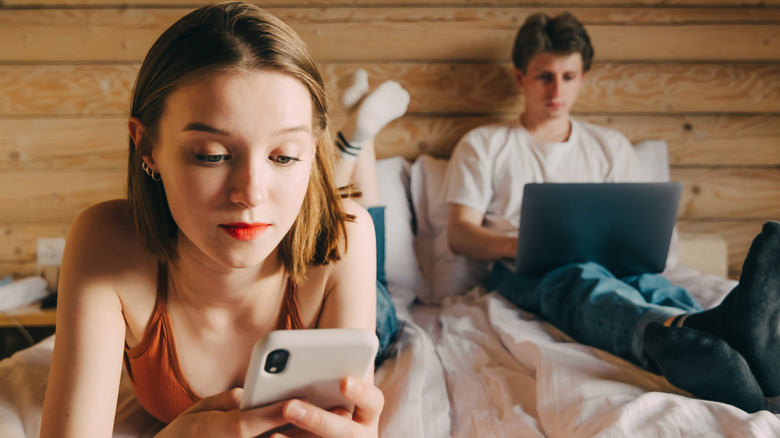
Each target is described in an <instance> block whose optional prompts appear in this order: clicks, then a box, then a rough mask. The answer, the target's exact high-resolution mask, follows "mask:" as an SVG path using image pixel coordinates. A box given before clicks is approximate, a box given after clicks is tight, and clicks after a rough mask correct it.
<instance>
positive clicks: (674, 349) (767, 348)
mask: <svg viewBox="0 0 780 438" xmlns="http://www.w3.org/2000/svg"><path fill="white" fill-rule="evenodd" d="M592 58H593V48H592V46H591V44H590V39H589V37H588V35H587V33H586V31H585V29H584V27H583V26H582V24H581V23H580V22H579V21H578V20H577V19H576V18H575V17H574V16H572V15H571V14H568V13H564V14H562V15H560V16H558V17H555V18H550V17H548V16H546V15H544V14H537V15H533V16H531V17H529V18H528V20H527V21H526V22H525V23H524V24H523V26H522V27H521V28H520V30H519V32H518V35H517V38H516V40H515V46H514V49H513V54H512V60H513V63H514V66H515V81H516V83H517V86H518V87H519V88H520V89H521V90H522V92H523V94H524V96H525V108H524V111H523V113H522V114H521V115H520V117H519V118H518V119H516V120H514V121H512V122H508V123H502V124H493V125H488V126H483V127H480V128H476V129H474V130H472V131H470V132H468V133H467V134H466V135H465V136H464V137H463V138H462V139H461V140H460V142H459V143H458V145H457V146H456V148H455V150H454V152H453V154H452V157H451V159H450V161H449V165H448V169H447V175H446V177H445V191H446V192H445V194H446V199H447V201H448V203H449V204H450V219H449V225H448V226H449V229H448V239H449V244H450V247H451V249H452V250H453V252H455V253H456V254H460V255H464V256H467V257H470V258H472V259H479V260H487V261H494V262H495V263H493V268H492V272H491V276H490V277H491V278H490V284H489V290H496V291H498V292H499V293H501V294H502V295H503V296H504V297H506V298H507V299H508V300H509V301H511V302H512V303H514V304H515V305H517V306H518V307H520V308H522V309H525V310H527V311H530V312H533V313H536V314H538V315H540V316H541V317H542V318H544V319H545V320H547V321H549V322H551V323H552V324H554V325H555V326H557V327H558V328H560V329H561V330H563V331H565V332H566V333H568V334H569V335H570V336H572V337H574V338H575V339H576V340H577V341H579V342H582V343H585V344H589V345H592V346H595V347H598V348H601V349H604V350H607V351H610V352H612V353H613V354H616V355H618V356H621V357H623V358H626V359H628V360H631V361H633V362H634V363H637V364H639V365H641V366H642V367H644V368H646V369H648V370H651V371H653V372H656V373H660V374H662V375H664V376H665V377H666V378H667V379H668V380H669V381H670V382H671V383H673V384H674V385H676V386H678V387H680V388H682V389H684V390H686V391H689V392H691V393H693V394H695V395H696V396H698V397H701V398H705V399H709V400H716V401H722V402H726V403H730V404H733V405H735V406H737V407H740V408H742V409H744V410H747V411H750V412H753V411H757V410H760V409H762V408H763V407H764V398H763V397H764V396H767V397H774V396H777V395H778V394H780V367H777V366H776V364H777V361H778V358H780V342H778V340H779V339H778V338H780V335H779V334H778V318H779V317H780V270H778V269H777V267H778V266H780V223H777V222H771V223H767V224H766V225H765V226H764V228H763V231H762V233H761V234H760V235H759V236H758V237H756V239H755V241H754V242H753V245H752V247H751V249H750V253H749V254H748V257H747V259H746V260H745V264H744V267H743V271H742V277H741V279H740V284H739V285H738V286H737V287H736V288H735V289H734V290H733V291H732V292H730V294H729V295H728V296H727V297H726V298H725V300H724V301H723V303H722V304H720V305H719V306H718V307H716V308H714V309H711V310H706V311H705V310H702V308H701V307H700V306H699V305H698V303H697V302H696V300H695V299H694V298H692V297H691V296H690V295H689V294H688V292H687V291H685V290H684V289H682V288H680V287H677V286H674V285H672V284H671V283H669V282H668V280H666V279H665V278H664V277H662V276H660V275H656V274H645V275H640V276H634V277H630V278H616V277H615V276H614V275H612V274H611V273H610V272H608V271H607V270H606V269H605V268H603V267H602V266H600V265H597V264H595V263H582V264H573V265H567V266H562V267H560V268H558V269H556V270H553V271H552V272H550V273H548V274H546V275H544V276H542V277H528V276H520V275H517V274H515V273H514V272H512V270H511V268H510V267H508V265H507V264H506V262H505V260H508V259H514V257H515V254H516V250H517V229H518V226H519V222H520V206H521V201H522V193H523V186H524V185H525V184H526V183H532V182H619V181H623V182H632V181H641V180H642V179H643V178H644V176H643V170H642V168H641V166H640V163H639V161H638V159H637V156H636V154H635V152H634V150H633V147H632V145H631V143H630V142H629V141H628V140H627V139H626V138H625V137H624V136H623V135H621V134H620V133H618V132H615V131H612V130H609V129H606V128H602V127H598V126H594V125H591V124H589V123H585V122H582V121H578V120H576V119H574V118H572V117H571V116H570V111H571V108H572V106H573V105H574V103H575V101H576V99H577V95H578V93H579V91H580V89H581V88H582V86H583V83H584V78H585V73H586V72H587V71H588V69H589V67H590V64H591V60H592Z"/></svg>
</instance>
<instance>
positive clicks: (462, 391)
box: [412, 288, 780, 438]
mask: <svg viewBox="0 0 780 438" xmlns="http://www.w3.org/2000/svg"><path fill="white" fill-rule="evenodd" d="M412 313H413V316H414V318H415V320H416V321H418V323H419V324H420V325H421V326H423V327H425V328H426V330H427V331H428V332H429V333H431V334H432V335H433V337H434V342H435V344H436V352H437V353H438V355H439V358H440V360H441V362H442V364H443V366H444V369H445V373H446V378H447V386H448V389H449V396H450V403H451V414H452V436H453V437H543V436H545V437H596V436H597V437H613V436H614V437H629V436H630V437H677V436H686V437H687V436H697V437H698V436H727V437H767V438H768V437H778V436H780V416H779V415H776V414H773V413H771V412H769V411H761V412H759V413H756V414H752V415H751V414H747V413H745V412H744V411H741V410H739V409H737V408H735V407H733V406H729V405H726V404H722V403H716V402H709V401H703V400H699V399H696V398H694V397H692V396H690V395H689V394H687V393H685V392H684V391H681V390H679V389H677V388H675V387H674V386H672V385H671V384H669V383H668V382H667V381H666V379H664V378H663V377H660V376H658V375H655V374H652V373H650V372H647V371H645V370H643V369H641V368H639V367H637V366H635V365H633V364H632V363H629V362H627V361H625V360H622V359H620V358H618V357H615V356H613V355H611V354H609V353H606V352H604V351H601V350H598V349H595V348H591V347H588V346H584V345H582V344H578V343H575V342H574V341H572V340H571V339H570V338H569V337H568V336H566V335H565V334H563V333H562V332H561V331H559V330H557V329H556V328H555V327H553V326H551V325H550V324H548V323H546V322H544V321H541V320H539V319H538V318H537V317H536V316H534V315H532V314H529V313H526V312H523V311H520V310H518V309H517V308H515V307H514V306H512V305H511V304H509V303H508V302H507V301H506V300H505V299H503V297H501V296H500V295H498V294H495V293H485V291H484V290H482V289H480V288H475V289H473V290H472V291H470V292H469V293H467V294H466V295H463V296H454V297H450V298H447V299H446V300H445V301H444V303H443V304H442V307H441V308H437V307H433V306H421V307H419V308H415V309H413V310H412Z"/></svg>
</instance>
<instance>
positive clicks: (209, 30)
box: [127, 2, 349, 284]
mask: <svg viewBox="0 0 780 438" xmlns="http://www.w3.org/2000/svg"><path fill="white" fill-rule="evenodd" d="M251 70H263V71H272V72H278V73H283V74H287V75H289V76H291V77H293V78H295V79H297V80H298V81H300V82H301V83H302V84H303V85H304V86H305V87H306V88H307V89H308V90H309V94H310V95H311V99H312V108H313V109H312V113H313V114H312V123H313V128H314V130H315V136H316V145H317V148H316V154H315V162H314V164H313V165H312V170H311V175H310V177H309V184H308V188H307V191H306V196H305V198H304V201H303V205H302V207H301V210H300V212H299V213H298V217H297V218H296V220H295V222H294V223H293V225H292V227H291V228H290V230H289V231H288V233H287V235H286V236H285V237H284V238H283V239H282V241H281V243H280V244H279V254H280V257H281V259H282V262H283V263H284V266H285V268H286V270H287V273H288V274H289V275H290V277H291V278H292V280H293V282H295V283H296V284H300V283H301V282H302V281H303V280H304V278H305V276H306V270H307V267H308V266H310V265H312V264H326V263H329V262H334V261H337V260H339V259H340V252H339V241H340V238H341V237H342V236H343V237H344V239H345V241H344V249H346V229H345V227H346V226H345V221H346V220H348V219H349V217H348V215H347V214H346V213H345V211H344V209H343V207H342V203H341V196H340V194H339V191H338V189H337V188H336V186H335V184H334V182H333V170H332V169H333V163H334V160H335V149H334V144H333V141H332V139H331V136H330V133H329V129H328V126H329V121H328V116H327V106H328V104H327V96H326V93H325V87H324V85H323V81H322V77H321V76H320V73H319V70H318V69H317V65H316V61H315V59H314V56H312V54H311V51H310V49H309V47H308V46H307V45H306V43H304V42H303V40H301V39H300V37H299V36H298V35H297V34H296V33H295V32H294V31H293V30H292V29H291V28H290V27H288V26H287V25H286V24H285V23H283V22H282V21H281V20H279V19H277V18H276V17H274V16H273V15H271V14H269V13H267V12H265V11H264V10H262V9H260V8H258V7H256V6H253V5H249V4H246V3H241V2H231V3H222V4H218V5H210V6H205V7H202V8H200V9H197V10H195V11H193V12H191V13H189V14H187V15H185V16H184V17H182V18H181V19H179V20H178V21H177V22H176V23H174V24H173V25H172V26H171V27H169V28H168V29H167V30H166V31H165V32H163V34H162V35H161V36H160V37H159V38H158V39H157V41H155V43H154V44H153V45H152V47H151V49H149V53H148V54H147V55H146V58H145V59H144V61H143V64H142V65H141V69H140V71H139V72H138V78H137V79H136V83H135V87H134V89H133V102H132V108H131V112H130V116H131V117H137V118H138V119H139V120H140V121H141V123H142V124H143V126H144V127H145V128H146V135H145V136H144V138H143V139H142V140H141V141H139V144H137V145H136V144H134V143H133V140H132V138H131V139H130V150H129V160H128V172H127V175H128V178H127V196H128V200H129V201H130V207H131V210H132V214H133V217H134V219H135V224H136V227H137V228H138V232H139V233H140V235H141V236H142V237H143V238H144V239H145V240H146V242H147V244H148V246H149V248H150V249H151V250H152V251H153V252H155V253H157V254H159V255H160V257H161V258H162V259H163V260H165V261H167V262H169V263H175V261H176V258H177V253H176V236H177V230H178V226H177V225H176V222H175V221H174V219H173V216H171V212H170V209H169V208H168V203H167V199H166V196H165V187H164V186H163V184H162V182H161V181H154V180H153V179H152V178H150V177H149V176H148V175H147V174H146V173H145V172H144V170H143V168H142V159H141V157H142V156H143V155H146V154H149V153H150V152H151V148H152V144H153V142H154V140H155V135H156V132H157V128H158V124H159V122H160V118H161V116H162V114H163V112H164V110H165V102H166V99H167V97H168V96H169V95H170V94H171V93H172V92H173V91H174V90H175V89H176V88H177V87H179V86H181V85H182V84H184V83H186V82H188V81H191V80H194V79H197V78H198V77H202V76H203V75H207V74H210V73H215V72H224V71H251Z"/></svg>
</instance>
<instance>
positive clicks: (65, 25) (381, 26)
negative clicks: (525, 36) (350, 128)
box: [0, 8, 780, 62]
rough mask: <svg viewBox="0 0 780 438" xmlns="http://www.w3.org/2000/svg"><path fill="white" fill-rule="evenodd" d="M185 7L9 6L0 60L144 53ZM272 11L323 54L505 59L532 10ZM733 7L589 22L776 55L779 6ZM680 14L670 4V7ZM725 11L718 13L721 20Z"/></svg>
mask: <svg viewBox="0 0 780 438" xmlns="http://www.w3.org/2000/svg"><path fill="white" fill-rule="evenodd" d="M187 11H188V9H184V10H182V9H157V8H149V9H141V8H137V9H136V8H132V9H124V8H122V9H32V10H27V9H12V10H7V11H5V12H4V13H3V14H2V16H0V40H2V41H4V42H6V43H5V44H6V47H5V48H4V49H5V50H3V51H2V52H0V61H14V62H30V61H39V60H46V61H58V62H78V61H82V62H83V61H126V62H127V61H139V60H141V59H143V56H144V54H145V53H146V51H147V50H148V48H149V47H150V46H151V44H152V42H153V41H154V40H155V38H156V37H157V36H158V35H159V34H160V33H161V32H162V31H163V30H164V29H165V28H166V27H168V26H169V25H170V24H171V23H173V22H174V21H175V20H176V19H178V18H179V17H180V16H182V15H183V13H185V12H187ZM272 11H274V12H276V13H277V15H279V17H280V18H282V19H285V20H286V21H287V22H288V24H290V26H292V27H293V28H294V29H295V30H296V31H297V32H298V33H299V34H300V35H301V37H302V38H303V39H304V40H305V41H307V42H308V43H309V44H310V45H311V47H312V49H313V50H314V53H315V54H316V56H317V57H318V58H319V59H320V60H322V61H348V60H355V59H361V60H366V61H369V60H370V61H383V60H407V61H408V60H426V61H446V60H475V59H480V60H493V61H503V60H505V59H506V58H507V56H508V54H509V53H510V50H511V46H512V41H513V39H514V36H515V33H516V30H517V27H518V24H519V23H521V22H522V20H523V19H524V17H525V16H527V15H528V13H529V12H533V11H522V10H518V9H517V8H513V9H511V10H506V11H501V10H494V9H489V10H487V9H486V10H484V11H486V12H483V10H482V9H474V8H469V9H464V10H462V12H461V13H460V14H454V13H453V11H452V10H451V9H449V10H446V9H445V10H442V9H441V8H437V9H431V8H425V9H417V8H408V9H406V10H404V11H399V12H398V13H397V14H393V11H392V10H387V9H383V10H382V11H379V12H377V11H372V12H373V14H372V15H370V16H368V17H369V18H368V19H366V18H363V19H362V20H361V19H357V20H354V21H353V20H351V15H349V16H345V15H344V10H343V9H337V10H335V12H331V9H330V8H325V9H323V8H315V9H309V10H308V11H302V10H299V9H296V10H295V11H294V12H292V13H293V14H294V15H293V16H292V17H290V18H287V17H286V15H289V14H290V13H289V12H287V11H286V10H281V9H272ZM431 11H433V12H431ZM731 12H732V14H731V15H730V17H731V18H730V19H729V20H728V22H726V23H719V24H706V23H705V24H702V23H692V24H687V25H679V24H671V25H670V24H662V23H659V22H657V21H656V22H653V23H650V24H647V23H642V22H641V20H640V22H638V23H637V22H636V21H637V20H636V19H632V18H631V17H632V16H633V17H636V16H640V17H641V16H642V14H639V13H637V12H636V11H635V12H634V13H632V14H627V13H625V12H624V13H623V19H624V20H626V21H624V22H621V23H618V24H612V23H611V22H608V23H606V24H604V23H600V22H599V23H593V24H590V25H589V26H588V32H589V33H590V35H591V37H592V40H593V42H594V45H595V46H596V47H597V53H598V54H599V58H600V59H602V60H665V61H666V60H743V61H755V60H771V59H776V58H778V57H780V25H778V24H776V23H772V22H771V16H772V15H773V13H774V12H769V13H768V14H767V15H769V20H770V21H769V22H770V23H772V24H758V25H757V24H755V23H752V24H744V23H742V22H741V21H740V20H739V18H740V16H741V15H743V14H741V13H740V11H739V10H733V11H731ZM329 14H333V15H335V17H333V18H330V17H329V16H328V15H329ZM442 14H443V15H442ZM394 15H396V16H394ZM678 15H679V14H672V13H667V17H672V16H675V17H676V16H678ZM693 15H695V14H692V16H693ZM744 15H747V14H744ZM486 17H487V19H486ZM605 17H607V16H606V15H605ZM726 17H728V16H726V15H722V16H721V20H724V19H725V18H726ZM751 18H752V19H751ZM751 18H749V19H748V21H755V20H757V19H758V15H756V14H755V13H754V14H753V15H752V16H751ZM667 20H669V18H667ZM674 21H676V19H675V20H673V22H674ZM626 24H631V26H626ZM757 26H759V27H760V29H757ZM356 41H359V42H360V44H355V42H356ZM420 41H425V44H420ZM681 41H684V42H685V43H684V44H681Z"/></svg>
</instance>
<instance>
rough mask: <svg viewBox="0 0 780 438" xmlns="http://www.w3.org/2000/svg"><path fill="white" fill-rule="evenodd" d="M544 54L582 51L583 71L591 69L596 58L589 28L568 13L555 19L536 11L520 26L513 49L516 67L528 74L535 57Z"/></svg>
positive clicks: (566, 53) (513, 59)
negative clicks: (586, 28) (527, 71)
mask: <svg viewBox="0 0 780 438" xmlns="http://www.w3.org/2000/svg"><path fill="white" fill-rule="evenodd" d="M540 53H554V54H557V55H569V54H572V53H579V54H580V55H582V71H583V72H586V71H588V70H589V69H590V63H591V61H592V60H593V46H591V44H590V37H588V33H587V32H586V31H585V27H584V26H583V25H582V23H580V22H579V20H577V18H576V17H575V16H574V15H572V14H570V13H568V12H564V13H562V14H560V15H558V16H557V17H555V18H550V17H549V16H548V15H546V14H542V13H539V14H534V15H531V16H530V17H528V19H527V20H525V23H523V25H522V26H521V27H520V30H519V31H518V32H517V37H516V38H515V45H514V47H513V48H512V63H514V65H515V68H517V69H519V70H520V71H522V72H523V73H525V72H526V69H527V68H528V63H529V62H530V61H531V58H533V57H534V56H536V55H538V54H540Z"/></svg>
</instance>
